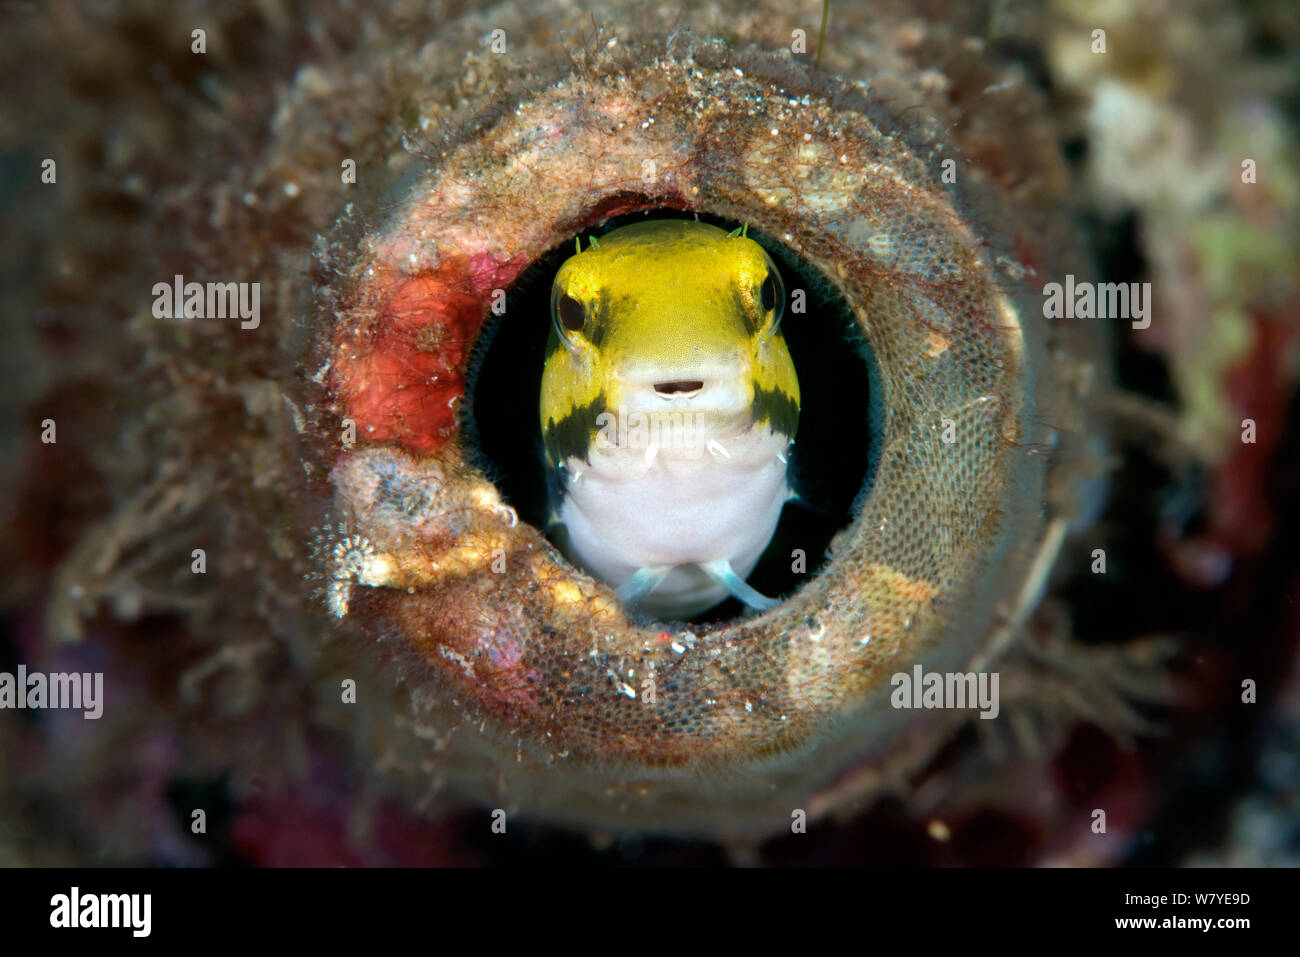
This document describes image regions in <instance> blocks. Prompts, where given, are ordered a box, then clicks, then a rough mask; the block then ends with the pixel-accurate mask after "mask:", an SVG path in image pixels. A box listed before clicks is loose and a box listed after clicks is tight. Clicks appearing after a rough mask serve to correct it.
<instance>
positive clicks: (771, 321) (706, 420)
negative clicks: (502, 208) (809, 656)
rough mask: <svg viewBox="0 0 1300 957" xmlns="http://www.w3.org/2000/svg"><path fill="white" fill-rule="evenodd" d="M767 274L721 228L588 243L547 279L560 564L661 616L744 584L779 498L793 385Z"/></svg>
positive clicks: (550, 429)
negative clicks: (566, 562)
mask: <svg viewBox="0 0 1300 957" xmlns="http://www.w3.org/2000/svg"><path fill="white" fill-rule="evenodd" d="M782 299H783V296H782V295H781V285H780V278H779V274H778V273H777V270H776V267H775V265H774V264H773V263H772V261H771V259H770V258H768V256H767V254H766V253H765V252H764V251H763V249H762V247H761V246H759V245H758V244H757V243H756V242H754V241H753V240H751V239H749V238H748V237H747V236H746V235H741V231H739V230H737V231H736V232H733V233H727V232H725V231H723V230H721V229H719V228H717V227H716V226H710V225H707V224H704V223H698V222H690V221H680V220H662V221H650V222H645V223H638V224H636V225H632V226H624V227H622V228H621V229H616V230H614V231H613V232H611V233H609V234H608V235H606V236H604V237H602V238H601V239H600V240H598V241H595V240H593V241H592V243H591V245H590V246H589V247H588V248H587V249H586V250H585V251H579V252H578V253H577V254H576V255H574V256H573V257H571V258H570V259H569V260H568V261H567V262H566V263H565V264H564V265H563V266H562V267H561V268H560V270H559V272H558V274H557V275H556V279H555V285H554V289H553V293H552V303H553V310H552V311H553V325H552V330H551V336H550V341H549V343H548V345H547V357H546V367H545V371H544V373H543V378H542V390H541V407H540V411H541V424H542V435H543V440H544V445H545V449H546V459H547V467H548V469H551V470H553V476H554V480H553V481H552V482H551V483H550V488H551V489H552V490H553V494H552V501H551V509H552V522H553V523H555V524H556V525H558V526H559V531H558V536H557V537H558V538H560V540H561V541H562V542H563V543H564V547H565V551H566V552H567V554H568V555H569V557H570V558H571V559H572V560H573V561H574V562H575V563H576V564H578V565H580V566H582V567H583V568H585V569H586V570H587V571H589V572H591V573H592V574H594V575H595V576H596V577H598V578H600V579H602V580H603V581H605V582H606V583H608V584H610V585H612V586H614V587H615V588H616V589H617V592H618V595H619V597H620V598H621V599H622V600H623V601H625V602H628V603H630V604H633V605H635V606H636V607H638V608H639V609H641V610H643V611H645V612H647V613H649V614H651V615H654V616H656V617H661V618H684V617H689V616H691V615H694V614H698V613H699V612H702V611H705V610H707V609H708V608H711V607H713V606H714V605H716V604H718V603H719V602H721V601H722V600H724V599H725V598H727V597H728V596H732V597H735V598H737V599H739V600H740V601H741V602H743V603H744V604H746V605H748V606H749V607H751V608H754V609H758V610H767V609H770V608H772V607H774V606H775V605H776V604H777V602H776V601H775V600H774V599H773V598H769V597H767V596H765V595H762V594H760V593H759V592H758V591H756V590H755V589H754V588H753V587H751V586H750V585H748V584H747V583H746V582H745V578H746V577H747V576H748V575H749V574H750V572H751V571H753V569H754V566H755V564H756V563H757V562H758V559H759V556H760V555H761V554H762V552H763V550H764V549H765V548H766V547H767V545H768V542H769V541H770V540H771V538H772V534H773V532H774V531H775V529H776V524H777V521H778V519H779V518H780V515H781V508H782V506H783V504H784V503H785V501H786V500H787V499H788V498H789V497H790V494H791V491H790V485H789V476H788V461H789V451H790V447H791V445H792V444H793V442H794V436H795V430H796V428H797V426H798V421H799V382H798V378H797V376H796V373H795V369H794V364H793V362H792V361H791V359H790V353H789V351H788V350H787V349H786V345H785V341H784V339H783V338H782V336H781V333H780V330H779V325H778V323H779V320H780V313H781V307H782V305H783V303H782Z"/></svg>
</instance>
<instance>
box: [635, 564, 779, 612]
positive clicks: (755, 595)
mask: <svg viewBox="0 0 1300 957" xmlns="http://www.w3.org/2000/svg"><path fill="white" fill-rule="evenodd" d="M700 568H701V569H702V570H703V572H704V574H706V575H708V576H709V577H710V578H712V579H713V580H714V581H715V582H717V583H718V584H719V585H721V586H722V587H723V588H725V589H726V590H727V593H728V594H730V595H731V596H732V597H733V598H735V599H737V600H738V601H741V602H744V603H745V604H746V605H748V606H749V607H750V608H754V609H756V610H758V611H770V610H771V609H773V608H775V607H776V606H777V605H779V604H781V602H780V600H779V599H776V598H768V597H767V596H766V595H764V594H761V593H760V592H759V591H757V590H756V589H754V588H751V587H750V586H749V585H747V584H745V582H744V580H743V579H742V578H741V577H740V576H739V575H737V574H736V573H735V571H733V570H732V568H731V562H729V561H727V560H726V559H725V558H723V559H719V560H718V561H716V562H707V563H705V564H703V565H701V566H700ZM638 574H640V573H639V572H638Z"/></svg>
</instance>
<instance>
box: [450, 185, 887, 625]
mask: <svg viewBox="0 0 1300 957" xmlns="http://www.w3.org/2000/svg"><path fill="white" fill-rule="evenodd" d="M648 218H655V219H698V220H700V221H701V222H705V223H710V224H712V225H715V226H719V227H721V228H723V229H727V230H731V229H734V228H736V227H737V226H739V225H741V224H740V223H737V222H733V221H730V220H726V219H722V218H719V217H716V216H710V215H708V214H705V213H699V214H696V213H692V212H689V211H681V210H672V209H655V210H645V211H641V212H636V213H630V214H626V215H621V216H615V217H610V218H609V219H605V220H602V221H600V222H598V223H596V224H595V225H593V226H592V227H591V228H589V229H585V230H583V232H582V235H583V236H584V237H586V236H589V235H595V236H597V237H599V236H601V235H604V234H605V233H608V232H610V231H611V230H614V229H617V228H619V227H621V226H626V225H628V224H630V223H634V222H640V221H642V220H645V219H648ZM749 236H750V238H752V239H754V240H756V241H757V242H758V243H759V244H760V245H762V246H763V247H764V248H765V249H766V250H767V251H768V254H769V255H770V256H771V257H772V259H773V260H774V261H775V262H776V264H777V268H778V269H779V270H780V271H781V277H782V279H783V280H784V282H785V288H786V296H787V300H786V309H785V317H784V318H783V319H782V321H781V330H782V332H783V334H784V336H785V340H786V346H787V348H788V349H789V350H790V356H791V358H792V359H793V361H794V365H795V370H796V372H797V373H798V376H799V389H800V393H801V405H802V410H801V413H800V416H799V429H798V433H797V435H796V441H795V447H794V456H793V459H792V460H791V462H790V474H791V480H792V484H793V486H794V488H795V491H796V492H797V493H798V494H799V499H798V500H796V501H791V502H788V503H787V504H786V506H785V508H784V509H783V510H782V513H781V521H780V523H779V524H778V526H777V529H776V532H775V534H774V535H773V536H772V541H771V542H770V544H769V545H768V547H767V550H766V551H765V552H764V553H763V556H762V558H761V559H760V560H759V562H758V565H757V566H756V567H755V569H754V571H753V573H752V574H750V576H749V578H748V579H747V581H748V582H749V583H750V584H751V585H752V586H753V587H755V588H756V589H758V590H759V591H760V592H762V593H763V594H765V595H770V596H773V597H777V596H788V595H789V594H791V593H793V592H794V591H795V589H797V588H798V587H799V585H801V584H802V583H803V582H805V581H807V580H808V579H809V578H810V577H812V576H813V575H815V574H816V573H817V571H818V570H819V569H820V567H821V566H822V564H823V563H824V558H825V553H826V548H827V546H828V545H829V544H830V540H831V538H832V536H834V535H835V533H836V532H838V531H839V530H840V529H842V528H844V527H845V526H846V525H847V524H848V523H849V521H850V520H851V519H852V517H853V514H854V511H855V503H856V502H857V500H858V498H859V493H861V492H863V491H864V490H865V489H866V488H868V487H869V483H870V481H871V474H870V473H871V470H872V468H873V467H874V464H875V460H876V456H877V452H878V448H877V446H878V439H879V431H880V423H881V416H880V410H879V408H878V406H879V400H880V396H879V389H878V388H876V383H877V377H876V372H875V364H874V359H873V358H872V356H871V353H870V350H869V349H868V348H867V345H866V343H865V340H864V339H863V337H862V335H861V333H860V331H859V330H858V328H857V325H856V323H855V322H854V321H853V316H852V312H851V310H850V308H849V305H848V303H847V302H846V301H845V300H844V297H843V296H842V295H840V293H839V292H838V290H836V289H835V288H834V286H833V285H832V284H831V283H830V282H829V281H828V280H827V279H826V278H825V277H824V276H823V275H821V273H820V272H819V271H818V270H817V269H815V268H813V267H811V266H810V265H808V264H807V263H803V262H801V261H799V259H798V258H797V257H795V256H794V255H793V254H792V253H790V252H789V251H788V250H787V249H785V248H784V247H783V246H782V245H781V244H780V243H778V242H776V241H774V240H773V239H772V238H771V237H768V236H765V235H763V234H761V233H759V232H757V231H756V230H754V229H750V230H749ZM573 252H574V246H573V240H572V238H570V239H569V240H567V241H566V242H565V243H563V244H561V245H560V246H558V247H556V248H555V249H552V250H550V251H549V252H547V253H546V255H544V256H542V257H541V258H540V259H539V260H538V261H537V262H535V263H533V264H532V265H531V266H530V267H529V268H528V269H526V270H525V271H524V273H523V274H522V275H521V276H520V277H519V279H518V280H517V281H516V282H515V284H514V285H513V286H512V287H511V288H510V289H509V290H508V293H507V298H506V313H505V315H504V316H501V317H500V318H496V319H493V320H492V321H491V322H490V323H489V325H488V326H487V327H486V328H485V329H484V331H483V334H482V335H481V336H480V338H479V341H478V343H477V345H476V348H475V354H474V357H473V360H472V362H471V365H470V368H471V373H470V381H469V415H468V418H467V422H466V430H467V438H468V440H469V441H468V443H467V445H468V448H469V450H470V454H471V455H472V456H473V457H474V458H475V459H476V462H475V464H477V465H478V466H479V467H480V468H482V469H483V470H484V471H485V472H486V473H487V475H488V476H489V477H490V478H491V479H492V480H493V481H494V482H495V483H496V485H497V487H498V489H500V491H501V494H502V495H503V496H504V498H505V499H506V501H507V502H508V503H509V504H510V505H512V506H513V507H514V508H515V510H516V511H517V512H518V513H519V517H520V519H522V520H523V521H526V522H528V523H530V524H532V525H534V526H536V527H537V528H539V529H542V530H543V531H544V532H545V531H547V517H548V502H547V477H546V470H545V463H544V457H543V452H542V438H541V425H540V423H539V421H538V409H539V405H540V392H541V383H542V367H543V363H544V362H545V351H546V338H547V332H548V330H549V326H550V321H551V320H550V292H551V283H552V281H553V280H554V278H555V273H556V271H557V270H558V269H559V267H560V266H561V265H562V264H563V263H564V261H565V260H566V259H567V258H568V257H569V256H571V255H573ZM796 290H802V291H803V292H804V293H805V295H806V297H807V298H806V311H805V312H804V313H802V314H800V313H795V312H793V310H792V308H791V303H792V301H793V297H794V295H795V292H796ZM692 384H693V383H683V382H672V383H668V382H665V383H663V384H662V385H663V386H664V387H665V388H678V387H680V388H686V387H687V386H689V385H692ZM799 552H802V555H803V562H802V567H803V568H804V569H805V570H804V571H802V572H800V571H796V570H795V568H796V567H798V566H799V565H800V562H799V561H798V553H799ZM743 613H744V608H743V606H742V605H741V604H740V603H739V602H737V601H735V600H734V599H728V600H726V601H725V602H723V603H722V604H720V605H717V606H715V607H713V608H711V609H709V610H708V611H706V612H704V613H703V614H701V615H697V616H695V617H694V618H691V619H689V620H690V621H691V622H693V623H706V622H720V621H728V620H731V619H735V618H738V617H740V616H741V615H742V614H743Z"/></svg>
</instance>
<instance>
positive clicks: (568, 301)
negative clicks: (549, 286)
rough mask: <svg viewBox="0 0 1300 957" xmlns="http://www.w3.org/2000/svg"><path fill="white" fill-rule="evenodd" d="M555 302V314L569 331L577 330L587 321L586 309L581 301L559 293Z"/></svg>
mask: <svg viewBox="0 0 1300 957" xmlns="http://www.w3.org/2000/svg"><path fill="white" fill-rule="evenodd" d="M556 292H557V293H558V294H559V295H558V298H557V300H556V304H555V316H556V319H558V320H559V323H560V325H562V326H563V327H564V328H565V329H567V330H569V331H570V332H578V331H580V330H581V329H582V327H583V326H584V325H585V324H586V322H587V310H586V309H585V308H584V307H583V305H582V303H580V302H578V300H576V299H574V298H573V297H572V296H570V295H568V294H567V293H560V292H559V290H556Z"/></svg>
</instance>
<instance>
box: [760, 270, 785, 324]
mask: <svg viewBox="0 0 1300 957" xmlns="http://www.w3.org/2000/svg"><path fill="white" fill-rule="evenodd" d="M758 296H759V302H760V303H761V304H762V306H763V312H764V314H766V313H769V312H771V311H772V310H773V309H775V310H776V315H774V316H773V317H772V327H773V328H775V327H776V326H777V325H778V324H779V323H780V322H781V315H782V314H783V313H784V312H785V284H784V283H782V282H781V276H780V274H779V273H777V271H776V270H775V269H770V268H769V269H768V271H767V277H766V278H765V279H764V280H763V284H762V286H760V287H759V290H758Z"/></svg>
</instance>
